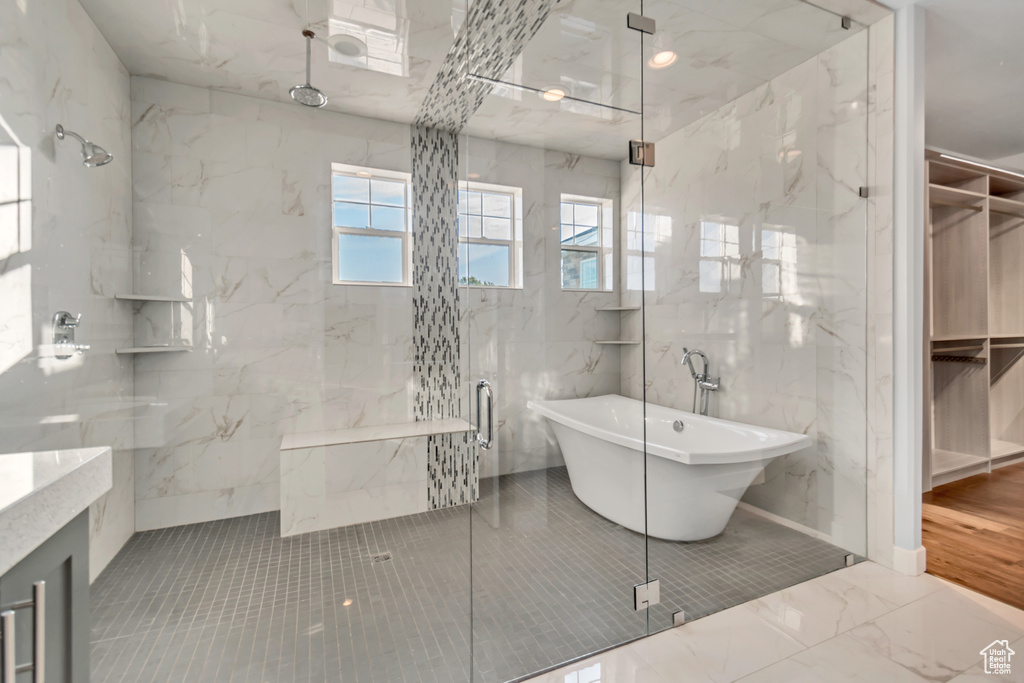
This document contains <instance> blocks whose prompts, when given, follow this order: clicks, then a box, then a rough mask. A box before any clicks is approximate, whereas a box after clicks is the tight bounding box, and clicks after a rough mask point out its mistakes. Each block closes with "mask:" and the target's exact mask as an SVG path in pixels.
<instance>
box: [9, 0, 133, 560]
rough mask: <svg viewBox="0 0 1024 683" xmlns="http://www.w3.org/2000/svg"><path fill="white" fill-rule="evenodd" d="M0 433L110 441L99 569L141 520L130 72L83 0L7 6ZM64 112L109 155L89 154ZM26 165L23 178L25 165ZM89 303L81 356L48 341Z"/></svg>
mask: <svg viewBox="0 0 1024 683" xmlns="http://www.w3.org/2000/svg"><path fill="white" fill-rule="evenodd" d="M0 74H3V76H2V77H0V165H2V168H0V186H2V189H0V193H3V198H2V199H0V420H2V423H0V443H2V450H3V451H4V452H18V451H31V450H46V449H55V448H75V447H80V446H112V447H113V451H114V488H113V490H112V491H111V492H110V493H109V494H107V495H106V496H104V497H103V498H102V499H101V500H100V501H98V502H97V503H96V504H94V505H93V506H92V508H91V510H90V538H91V547H90V565H91V566H90V574H91V576H92V577H95V576H96V575H97V574H98V573H99V571H100V570H101V569H102V568H103V567H104V566H106V564H107V562H109V561H110V559H111V558H112V557H113V555H114V554H115V553H116V552H117V551H118V550H119V549H120V548H121V546H122V545H123V544H124V542H125V541H126V540H127V539H128V537H129V536H131V534H132V532H133V531H134V530H135V520H134V497H133V483H132V480H133V473H132V424H131V418H132V409H131V404H130V401H131V398H132V361H131V359H130V358H129V357H126V356H117V355H115V354H114V349H115V348H116V347H119V346H123V345H125V342H126V341H127V340H128V339H130V337H131V326H132V322H131V309H130V307H128V306H127V305H126V304H124V303H122V302H117V301H115V300H114V299H113V296H114V294H115V293H117V292H126V291H130V290H131V247H130V240H131V154H130V149H131V148H130V127H129V106H128V102H129V93H128V72H127V71H126V70H125V68H124V66H122V64H121V62H120V61H119V60H118V58H117V56H116V55H115V54H114V52H113V50H111V48H110V46H109V45H108V44H107V42H106V41H105V40H104V39H103V36H101V35H100V33H99V31H98V30H97V29H96V27H95V26H94V25H93V23H92V21H91V20H90V19H89V17H88V15H87V14H86V13H85V11H84V10H83V9H82V7H81V5H79V4H78V2H77V1H76V0H47V1H46V2H38V1H31V0H10V1H9V2H4V3H2V4H0ZM58 123H62V124H63V125H64V126H65V127H66V128H68V129H69V130H74V131H76V132H78V133H81V134H83V135H85V136H87V137H88V138H90V139H92V140H94V141H95V142H96V143H97V144H99V145H102V146H103V147H104V148H105V149H107V150H108V151H110V152H112V153H113V154H114V161H113V162H112V163H110V164H108V165H106V166H103V167H101V168H96V169H87V168H85V167H84V166H83V165H82V157H81V152H80V147H79V146H78V143H77V142H75V141H73V140H71V139H67V140H65V141H64V142H58V141H57V139H56V137H55V136H54V133H53V131H54V127H55V126H56V125H57V124H58ZM19 175H20V176H21V181H20V184H19V182H18V176H19ZM59 310H66V311H69V312H71V313H72V314H79V313H81V314H82V324H81V327H80V328H79V330H78V339H77V340H78V341H79V342H81V343H87V344H91V345H92V350H91V351H89V352H88V353H87V354H86V355H85V356H84V357H81V358H74V359H71V360H66V361H61V360H56V359H54V358H53V357H52V354H51V353H50V351H49V350H48V349H47V348H46V347H45V346H44V345H46V344H48V343H49V341H50V337H51V321H52V318H53V315H54V313H56V312H57V311H59Z"/></svg>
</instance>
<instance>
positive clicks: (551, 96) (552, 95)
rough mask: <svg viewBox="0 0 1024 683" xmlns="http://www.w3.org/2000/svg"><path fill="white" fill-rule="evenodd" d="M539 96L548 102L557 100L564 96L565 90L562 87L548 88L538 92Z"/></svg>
mask: <svg viewBox="0 0 1024 683" xmlns="http://www.w3.org/2000/svg"><path fill="white" fill-rule="evenodd" d="M540 97H541V99H543V100H547V101H548V102H557V101H559V100H560V99H562V98H564V97H565V90H563V89H562V88H548V89H547V90H545V91H544V92H542V93H541V94H540Z"/></svg>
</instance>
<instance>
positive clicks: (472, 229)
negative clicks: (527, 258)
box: [459, 183, 523, 287]
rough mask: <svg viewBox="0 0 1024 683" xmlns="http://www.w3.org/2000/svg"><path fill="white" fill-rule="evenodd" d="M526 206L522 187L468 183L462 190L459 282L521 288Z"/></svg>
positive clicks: (460, 203) (460, 197) (476, 285)
mask: <svg viewBox="0 0 1024 683" xmlns="http://www.w3.org/2000/svg"><path fill="white" fill-rule="evenodd" d="M522 205H523V194H522V190H521V189H520V188H518V187H505V186H501V185H488V184H484V183H465V184H463V187H462V188H461V189H460V190H459V284H460V285H467V286H470V287H520V286H522V285H521V281H522V275H521V271H522V226H521V223H522V219H521V216H522Z"/></svg>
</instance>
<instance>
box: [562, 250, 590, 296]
mask: <svg viewBox="0 0 1024 683" xmlns="http://www.w3.org/2000/svg"><path fill="white" fill-rule="evenodd" d="M562 287H563V288H564V289H597V254H596V253H594V252H592V251H573V250H571V249H563V250H562Z"/></svg>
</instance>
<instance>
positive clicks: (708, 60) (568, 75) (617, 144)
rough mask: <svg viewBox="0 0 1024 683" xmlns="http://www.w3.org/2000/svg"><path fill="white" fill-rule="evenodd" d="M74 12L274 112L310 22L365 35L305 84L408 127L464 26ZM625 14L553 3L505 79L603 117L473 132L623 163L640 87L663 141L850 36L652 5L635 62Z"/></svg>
mask: <svg viewBox="0 0 1024 683" xmlns="http://www.w3.org/2000/svg"><path fill="white" fill-rule="evenodd" d="M478 1H479V0H478ZM503 1H505V0H503ZM975 1H981V0H975ZM1009 1H1010V2H1013V1H1014V0H1009ZM82 4H83V5H84V6H85V8H86V10H87V11H88V12H89V14H90V15H91V16H92V18H93V20H94V21H95V22H96V24H97V25H98V26H99V28H100V30H101V31H102V32H103V34H104V35H105V36H106V38H107V39H108V40H109V41H110V43H111V45H112V46H113V47H114V50H115V51H116V52H117V54H118V55H119V56H120V57H121V59H122V60H123V61H124V63H125V65H126V66H127V67H128V70H129V71H130V72H131V73H132V74H135V75H146V76H152V77H156V78H162V79H167V80H171V81H175V82H178V83H185V84H188V85H196V86H201V87H208V88H215V89H219V90H225V91H230V92H236V93H240V94H245V95H251V96H255V97H262V98H266V99H274V100H280V101H290V100H289V99H288V89H289V88H290V87H291V86H293V85H296V84H297V83H300V82H302V81H303V80H304V77H305V74H304V68H305V65H304V59H305V52H304V50H305V44H304V42H303V38H302V36H301V34H300V32H301V30H302V29H303V28H304V27H306V26H312V27H313V28H314V30H315V31H316V32H317V34H318V35H319V36H324V37H326V36H329V35H334V34H337V33H339V32H349V33H358V34H360V35H361V36H362V37H363V38H365V39H366V42H367V44H368V45H369V47H370V53H371V54H370V56H371V57H373V58H374V60H373V64H367V63H366V62H365V60H364V63H362V64H354V63H351V62H350V63H346V62H345V61H344V60H339V59H337V57H336V55H335V59H331V58H330V55H331V54H332V53H331V50H330V49H329V48H328V46H327V44H326V43H324V42H317V43H314V48H315V49H314V57H313V76H312V83H313V84H314V85H315V86H317V87H319V88H320V89H322V90H323V91H324V92H325V93H326V94H327V95H328V97H329V98H330V103H329V104H328V109H332V110H335V111H340V112H345V113H349V114H357V115H362V116H368V117H372V118H379V119H386V120H391V121H398V122H402V123H411V122H412V121H413V120H414V119H415V118H416V115H417V113H418V111H419V110H420V105H421V104H422V102H423V100H424V97H425V95H426V93H427V91H428V89H429V88H430V85H431V83H432V82H433V81H434V78H435V77H436V76H437V74H438V72H439V70H440V68H441V65H442V62H443V61H444V59H445V56H446V55H447V54H448V51H449V48H450V47H451V46H452V43H453V40H454V36H455V33H456V31H457V30H459V28H460V27H461V26H462V22H463V20H464V17H465V0H308V7H307V0H173V2H172V1H167V2H154V1H152V0H146V1H140V0H82ZM1022 4H1024V3H1022ZM633 5H635V7H634V6H633ZM628 11H639V0H627V1H625V2H623V1H622V0H561V1H560V2H558V3H557V4H556V5H555V7H554V9H553V10H552V11H551V14H550V16H549V17H548V18H547V20H546V21H545V22H544V24H543V25H542V26H541V28H540V30H539V31H538V33H537V34H536V35H535V36H534V37H533V38H532V40H531V41H530V42H529V43H528V44H527V47H526V49H525V50H524V51H523V53H522V55H521V56H520V58H519V59H517V60H516V62H515V64H514V66H513V67H512V69H510V71H509V72H508V73H507V74H505V76H504V77H503V80H506V81H509V82H511V83H514V84H517V85H523V86H527V87H528V88H537V89H541V90H544V89H547V88H550V87H553V86H558V87H561V88H563V89H565V90H566V91H567V92H568V93H569V94H570V96H574V97H576V98H579V99H580V100H586V101H587V102H596V103H597V104H598V105H608V106H594V105H591V104H586V103H583V102H578V101H574V100H572V99H570V98H566V99H565V100H562V101H561V102H555V103H551V102H546V101H544V100H543V99H541V98H540V97H539V96H538V95H537V94H536V93H535V92H530V91H528V90H523V89H521V88H515V87H511V88H510V87H499V88H496V89H495V90H494V92H493V93H492V94H491V95H490V96H488V97H487V98H486V100H485V101H484V103H483V105H482V106H481V107H480V109H479V110H478V111H477V113H476V115H475V116H473V117H472V118H471V119H470V121H469V124H468V125H467V130H468V132H470V133H471V134H474V135H478V136H482V137H487V138H493V139H500V140H506V141H510V142H519V143H522V144H531V145H538V146H544V147H547V148H549V149H559V150H564V151H571V152H579V153H586V154H590V155H593V156H601V157H605V158H612V159H619V158H622V156H623V153H624V151H625V147H626V146H625V143H624V140H627V139H629V138H630V137H638V136H639V117H638V116H637V115H636V114H633V113H630V112H635V111H638V110H639V108H640V90H641V88H640V82H641V77H643V78H644V96H645V100H644V106H645V107H646V112H647V117H646V120H645V121H644V123H645V137H646V138H647V139H648V140H658V139H660V138H661V137H663V136H664V135H667V134H668V133H671V132H674V131H675V130H678V129H679V128H681V127H683V126H684V125H686V124H688V123H691V122H692V121H694V120H696V119H698V118H699V117H700V116H702V115H704V114H705V113H708V112H710V111H712V110H714V109H716V108H718V107H719V106H721V105H722V104H724V103H725V102H728V101H730V100H732V99H734V98H736V97H738V96H739V95H741V94H743V93H745V92H748V91H749V90H751V89H753V88H755V87H756V86H758V85H760V84H761V83H764V82H765V81H766V80H768V79H769V78H771V77H773V76H775V75H778V74H780V73H783V72H784V71H787V70H788V69H790V68H792V67H794V66H796V65H797V64H799V63H801V62H803V61H805V60H806V59H809V58H810V57H812V56H814V55H815V54H818V53H819V52H821V51H822V50H824V49H826V48H828V47H829V46H831V45H834V44H835V43H837V42H839V41H841V40H843V39H845V38H847V37H849V36H850V35H852V32H851V31H845V30H843V29H842V28H841V26H840V20H839V17H838V16H836V15H834V14H830V13H828V12H825V11H823V10H821V9H818V8H817V7H814V6H812V5H810V4H808V3H806V2H803V1H801V0H646V2H645V3H644V12H645V14H646V15H647V16H650V17H653V18H655V19H656V20H657V21H658V31H657V34H656V36H655V37H654V38H653V39H651V38H648V39H646V41H645V42H646V44H645V47H644V50H643V53H642V52H641V47H640V34H639V33H637V32H635V31H632V30H629V29H627V28H626V25H625V24H626V13H627V12H628ZM860 28H861V27H859V26H856V25H855V27H854V29H855V30H859V29H860ZM471 35H472V34H471ZM476 40H477V41H478V42H479V43H486V41H487V36H477V37H476ZM661 50H672V51H675V52H676V53H678V55H679V58H678V59H677V61H676V62H675V63H674V64H673V65H672V66H670V67H668V68H665V69H661V70H654V69H651V68H649V67H647V66H645V60H646V59H648V58H649V57H650V55H651V54H652V53H653V52H656V51H661ZM296 106H299V105H296ZM610 107H616V108H617V109H612V108H610Z"/></svg>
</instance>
